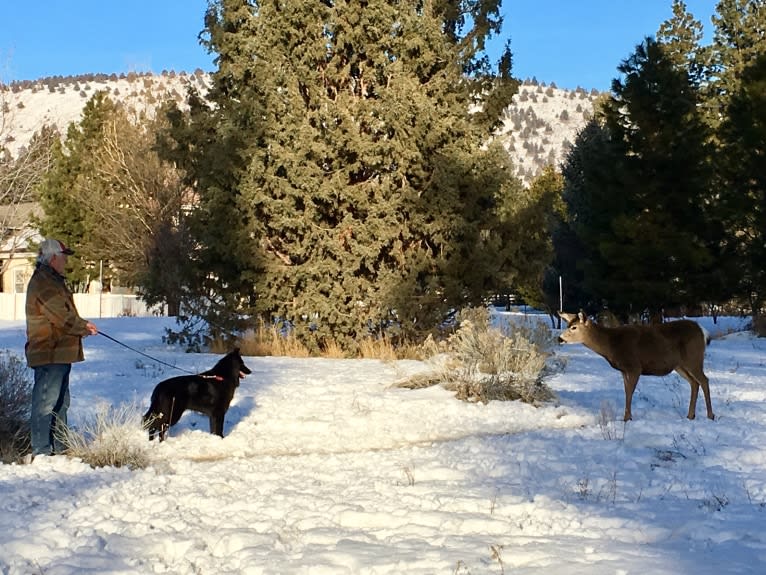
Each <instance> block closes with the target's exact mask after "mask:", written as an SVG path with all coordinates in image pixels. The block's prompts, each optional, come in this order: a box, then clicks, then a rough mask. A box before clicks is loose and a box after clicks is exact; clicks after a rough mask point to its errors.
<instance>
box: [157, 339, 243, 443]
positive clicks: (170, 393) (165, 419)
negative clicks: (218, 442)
mask: <svg viewBox="0 0 766 575" xmlns="http://www.w3.org/2000/svg"><path fill="white" fill-rule="evenodd" d="M249 373H251V372H250V369H249V368H248V367H247V366H246V365H245V362H243V361H242V356H241V355H240V354H239V348H235V349H234V351H232V352H230V353H228V354H226V355H225V356H224V357H223V358H222V359H221V360H220V361H219V362H218V363H216V364H215V367H213V369H211V370H208V371H205V372H203V373H198V374H196V375H181V376H178V377H171V378H170V379H166V380H165V381H161V382H160V383H158V384H157V387H155V388H154V391H153V392H152V401H151V404H150V405H149V411H147V412H146V414H145V415H144V426H146V428H147V429H148V430H149V439H154V435H155V434H159V436H160V441H162V440H163V439H165V434H166V433H167V431H168V428H169V427H170V426H171V425H175V424H176V423H177V422H178V420H179V419H181V415H183V413H184V411H186V410H187V409H191V410H192V411H197V412H199V413H202V414H203V415H207V416H208V417H209V418H210V433H215V434H216V435H220V436H221V437H223V418H224V416H225V415H226V411H227V410H228V409H229V404H230V403H231V400H232V399H233V398H234V390H235V389H236V388H237V387H238V386H239V379H240V378H241V377H245V375H247V374H249Z"/></svg>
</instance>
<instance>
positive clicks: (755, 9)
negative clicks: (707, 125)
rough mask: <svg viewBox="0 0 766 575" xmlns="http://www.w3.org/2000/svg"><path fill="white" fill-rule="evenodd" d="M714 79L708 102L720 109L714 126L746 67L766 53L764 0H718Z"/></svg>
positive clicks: (712, 118)
mask: <svg viewBox="0 0 766 575" xmlns="http://www.w3.org/2000/svg"><path fill="white" fill-rule="evenodd" d="M713 25H714V34H713V45H712V81H711V85H710V91H709V95H708V97H707V98H708V100H709V102H708V104H709V105H710V106H711V107H712V108H713V109H714V110H715V111H716V112H717V114H715V115H713V116H712V117H711V122H712V125H713V126H714V127H715V126H717V125H718V123H719V122H720V119H721V117H722V116H723V114H724V113H725V112H724V111H725V110H726V107H727V106H728V101H729V98H730V97H731V95H732V94H736V93H737V91H738V89H739V83H740V78H741V76H742V73H743V71H744V70H745V68H746V67H747V66H748V65H749V64H751V63H752V62H754V61H755V60H756V59H757V58H758V57H759V56H761V55H762V54H764V53H766V9H765V8H764V3H763V0H719V2H718V4H717V6H716V15H714V16H713Z"/></svg>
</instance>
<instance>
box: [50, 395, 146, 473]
mask: <svg viewBox="0 0 766 575" xmlns="http://www.w3.org/2000/svg"><path fill="white" fill-rule="evenodd" d="M141 415H142V414H141V411H140V409H139V406H138V405H136V404H124V405H120V406H117V407H112V406H110V405H106V404H104V405H101V406H99V407H98V408H97V410H96V412H95V414H94V415H92V416H91V417H88V418H85V419H84V420H83V422H82V424H81V426H80V427H78V428H77V429H75V428H71V427H70V428H63V429H62V431H61V432H60V433H61V435H60V436H59V440H60V441H61V443H63V444H64V445H65V446H66V455H68V456H70V457H77V458H79V459H82V460H83V461H84V462H85V463H88V464H89V465H90V466H91V467H106V466H112V467H128V468H130V469H142V468H144V467H146V466H147V465H149V463H150V459H149V451H148V449H149V442H148V441H147V437H146V433H147V431H146V427H145V426H144V424H143V422H142V419H141Z"/></svg>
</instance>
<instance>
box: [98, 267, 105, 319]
mask: <svg viewBox="0 0 766 575" xmlns="http://www.w3.org/2000/svg"><path fill="white" fill-rule="evenodd" d="M103 293H104V260H98V317H99V318H100V317H101V294H103Z"/></svg>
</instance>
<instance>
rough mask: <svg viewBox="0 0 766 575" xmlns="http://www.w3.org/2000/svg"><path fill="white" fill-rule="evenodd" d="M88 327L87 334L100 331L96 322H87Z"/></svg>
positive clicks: (94, 333)
mask: <svg viewBox="0 0 766 575" xmlns="http://www.w3.org/2000/svg"><path fill="white" fill-rule="evenodd" d="M85 327H86V329H87V330H88V334H87V335H96V334H97V333H98V328H97V327H96V324H95V323H93V322H91V321H89V322H87V323H86V324H85Z"/></svg>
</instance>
